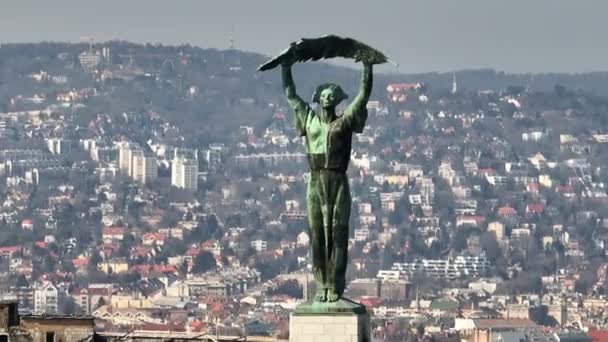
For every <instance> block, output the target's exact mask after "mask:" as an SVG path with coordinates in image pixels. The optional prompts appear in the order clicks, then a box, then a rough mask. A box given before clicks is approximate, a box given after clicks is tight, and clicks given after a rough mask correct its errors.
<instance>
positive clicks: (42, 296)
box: [34, 282, 59, 315]
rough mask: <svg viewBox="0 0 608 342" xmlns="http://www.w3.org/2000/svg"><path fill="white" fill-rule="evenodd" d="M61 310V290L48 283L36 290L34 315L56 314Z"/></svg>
mask: <svg viewBox="0 0 608 342" xmlns="http://www.w3.org/2000/svg"><path fill="white" fill-rule="evenodd" d="M58 310H59V290H58V289H57V287H56V286H55V285H53V283H51V282H47V283H43V284H40V285H39V286H37V287H36V288H34V314H36V315H44V314H56V313H57V312H58Z"/></svg>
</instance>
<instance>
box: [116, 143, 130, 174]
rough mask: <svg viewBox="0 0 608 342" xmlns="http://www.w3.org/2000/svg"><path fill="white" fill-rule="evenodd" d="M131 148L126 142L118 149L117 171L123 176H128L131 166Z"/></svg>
mask: <svg viewBox="0 0 608 342" xmlns="http://www.w3.org/2000/svg"><path fill="white" fill-rule="evenodd" d="M130 149H131V146H130V145H129V143H128V142H122V143H121V144H120V146H119V147H118V169H119V170H120V172H122V173H123V174H124V175H128V174H129V166H130V165H131V151H130Z"/></svg>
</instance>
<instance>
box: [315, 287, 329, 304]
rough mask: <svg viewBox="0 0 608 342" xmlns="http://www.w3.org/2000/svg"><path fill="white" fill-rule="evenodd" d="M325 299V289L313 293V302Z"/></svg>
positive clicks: (324, 300)
mask: <svg viewBox="0 0 608 342" xmlns="http://www.w3.org/2000/svg"><path fill="white" fill-rule="evenodd" d="M326 301H327V290H325V289H321V290H319V291H317V293H316V294H315V302H326Z"/></svg>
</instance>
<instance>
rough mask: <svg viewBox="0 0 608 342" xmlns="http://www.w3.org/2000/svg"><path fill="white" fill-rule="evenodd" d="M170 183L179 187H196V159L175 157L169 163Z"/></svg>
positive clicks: (194, 188) (193, 189)
mask: <svg viewBox="0 0 608 342" xmlns="http://www.w3.org/2000/svg"><path fill="white" fill-rule="evenodd" d="M171 185H172V186H174V187H177V188H181V189H187V190H192V191H196V190H197V189H198V160H196V159H186V158H175V159H173V164H172V165H171Z"/></svg>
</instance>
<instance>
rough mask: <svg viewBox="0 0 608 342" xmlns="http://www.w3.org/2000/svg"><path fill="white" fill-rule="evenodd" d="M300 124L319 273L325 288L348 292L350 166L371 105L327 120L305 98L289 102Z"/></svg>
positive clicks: (313, 242)
mask: <svg viewBox="0 0 608 342" xmlns="http://www.w3.org/2000/svg"><path fill="white" fill-rule="evenodd" d="M289 102H290V105H291V107H292V108H293V110H294V114H295V120H296V129H297V130H298V133H299V134H300V136H304V137H305V139H306V144H305V145H306V153H307V156H308V164H309V166H310V171H311V172H310V179H309V181H308V186H307V192H306V202H307V211H308V224H309V228H310V235H311V244H312V256H313V274H314V276H315V279H316V280H317V282H318V283H319V285H320V286H321V287H322V288H326V289H329V288H331V289H335V290H336V293H337V294H338V295H340V296H341V295H342V293H343V292H344V288H345V286H346V283H345V274H346V265H347V252H348V233H349V232H348V231H349V229H348V221H349V218H350V207H351V197H350V189H349V186H348V178H347V176H346V170H347V168H348V164H349V161H350V153H351V143H352V135H353V132H356V133H361V132H362V131H363V128H364V126H365V121H366V120H367V110H366V108H365V104H363V105H362V106H359V107H360V108H357V106H355V107H354V108H353V107H349V109H347V111H345V113H344V114H343V115H341V116H339V117H337V118H336V119H335V120H333V121H331V122H325V121H323V120H322V119H321V118H320V117H319V116H318V115H317V113H315V111H314V110H313V109H312V108H310V106H309V105H308V104H307V103H305V102H304V101H302V100H301V99H299V98H296V99H292V100H290V101H289Z"/></svg>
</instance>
